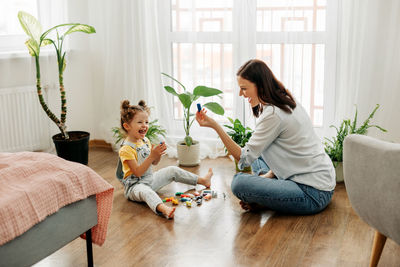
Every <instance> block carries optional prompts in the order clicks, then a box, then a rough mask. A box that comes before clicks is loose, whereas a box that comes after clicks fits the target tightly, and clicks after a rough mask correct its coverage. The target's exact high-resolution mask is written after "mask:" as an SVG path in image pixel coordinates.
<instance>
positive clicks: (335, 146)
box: [324, 104, 387, 182]
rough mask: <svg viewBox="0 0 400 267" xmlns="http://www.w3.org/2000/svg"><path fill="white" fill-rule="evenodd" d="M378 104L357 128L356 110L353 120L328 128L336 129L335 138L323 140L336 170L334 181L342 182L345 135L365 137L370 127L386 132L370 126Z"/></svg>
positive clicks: (372, 125) (380, 128)
mask: <svg viewBox="0 0 400 267" xmlns="http://www.w3.org/2000/svg"><path fill="white" fill-rule="evenodd" d="M378 108H379V104H377V105H376V107H375V108H374V110H373V111H372V112H371V114H369V116H368V118H367V119H366V120H365V121H364V122H363V123H362V124H361V126H360V127H358V128H357V115H358V111H357V108H356V113H355V115H354V120H353V121H351V120H350V119H347V120H343V121H342V123H341V124H340V126H339V128H338V127H336V126H334V125H331V126H330V127H332V128H335V129H336V136H334V137H332V138H331V139H329V138H325V140H326V141H325V142H324V145H325V152H326V153H327V154H328V156H329V157H330V158H331V160H332V162H333V166H334V167H335V170H336V181H337V182H342V181H343V163H342V162H343V142H344V139H345V138H346V136H347V135H349V134H362V135H366V134H367V133H368V129H369V128H371V127H375V128H378V129H379V130H381V131H382V132H387V130H386V129H384V128H382V127H380V126H378V125H374V124H370V121H371V119H372V118H373V117H374V115H375V112H376V111H377V110H378Z"/></svg>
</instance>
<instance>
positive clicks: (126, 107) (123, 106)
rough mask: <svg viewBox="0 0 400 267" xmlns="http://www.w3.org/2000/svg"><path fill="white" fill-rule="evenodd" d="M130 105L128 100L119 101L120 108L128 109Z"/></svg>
mask: <svg viewBox="0 0 400 267" xmlns="http://www.w3.org/2000/svg"><path fill="white" fill-rule="evenodd" d="M129 107H130V104H129V100H124V101H122V103H121V109H128V108H129Z"/></svg>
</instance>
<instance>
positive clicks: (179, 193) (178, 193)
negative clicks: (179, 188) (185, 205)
mask: <svg viewBox="0 0 400 267" xmlns="http://www.w3.org/2000/svg"><path fill="white" fill-rule="evenodd" d="M182 194H183V193H182V192H176V193H175V196H180V195H182Z"/></svg>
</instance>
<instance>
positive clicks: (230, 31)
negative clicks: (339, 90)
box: [160, 0, 337, 127]
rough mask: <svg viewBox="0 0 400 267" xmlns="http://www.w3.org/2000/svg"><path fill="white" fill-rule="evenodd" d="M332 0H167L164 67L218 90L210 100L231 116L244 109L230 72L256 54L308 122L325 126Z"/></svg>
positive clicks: (333, 20)
mask: <svg viewBox="0 0 400 267" xmlns="http://www.w3.org/2000/svg"><path fill="white" fill-rule="evenodd" d="M336 4H337V3H336V1H329V6H328V4H327V1H326V0H286V1H284V0H257V1H242V0H235V1H233V0H218V1H217V0H171V1H170V6H169V8H170V12H167V13H168V15H167V19H166V20H164V23H163V25H162V27H166V28H163V29H164V30H165V31H166V32H167V35H168V38H167V39H168V42H169V44H170V46H169V47H170V49H171V50H170V51H168V53H170V56H169V60H168V62H169V64H170V65H171V67H170V72H171V73H172V74H173V76H174V77H176V78H177V79H178V80H180V81H181V82H182V83H183V84H184V85H186V86H187V87H189V88H193V86H194V85H199V84H202V85H207V86H211V87H215V88H218V89H221V90H223V91H224V95H223V98H222V99H218V98H216V99H214V100H215V101H219V103H220V104H222V105H223V106H224V108H225V110H226V116H230V117H231V116H237V114H242V113H243V112H244V110H245V107H244V106H238V105H237V103H238V101H235V98H237V94H238V88H237V84H236V81H235V80H236V77H235V71H236V70H237V68H238V67H239V66H241V65H242V64H243V63H244V62H245V61H246V60H248V59H250V58H254V57H255V58H259V59H261V60H263V61H265V62H266V63H267V65H268V66H269V67H270V68H271V70H272V71H273V72H274V74H275V75H276V76H277V78H278V79H279V80H281V81H282V82H283V84H284V85H285V86H286V87H287V88H288V89H289V90H290V91H291V92H292V93H293V94H294V96H295V97H296V99H297V100H298V101H300V102H301V103H302V105H303V106H304V108H305V109H306V110H307V112H308V113H309V115H310V117H311V120H312V122H313V124H314V126H315V127H321V126H324V127H325V124H327V123H328V124H329V123H330V122H332V121H331V119H330V118H328V117H327V114H328V113H329V114H332V113H333V112H326V110H327V109H330V108H332V107H333V96H334V93H333V89H334V84H333V82H334V79H332V77H334V71H335V50H336V46H335V43H336V26H335V25H336V8H335V5H336ZM165 10H166V9H163V10H160V16H163V14H164V16H165ZM166 22H168V23H166ZM332 25H333V26H332ZM163 29H162V30H163ZM253 37H254V38H253ZM174 101H175V102H174V116H175V119H181V118H182V109H181V107H180V105H181V104H180V102H179V101H178V100H177V99H176V98H175V99H174ZM235 103H236V104H235ZM238 109H240V110H242V112H238ZM247 112H248V111H247ZM241 118H242V119H245V118H246V116H242V117H241ZM324 122H325V123H324Z"/></svg>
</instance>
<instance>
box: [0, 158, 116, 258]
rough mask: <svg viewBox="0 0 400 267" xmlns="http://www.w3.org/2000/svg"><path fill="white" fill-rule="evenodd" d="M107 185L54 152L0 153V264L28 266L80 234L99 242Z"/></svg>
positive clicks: (109, 193)
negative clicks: (53, 153) (52, 153)
mask: <svg viewBox="0 0 400 267" xmlns="http://www.w3.org/2000/svg"><path fill="white" fill-rule="evenodd" d="M113 190H114V189H113V187H112V186H111V185H110V184H108V183H107V182H106V181H105V180H104V179H103V178H101V177H100V176H99V175H97V174H96V173H95V172H94V171H93V170H91V169H90V168H88V167H87V166H84V165H82V164H79V163H74V162H69V161H66V160H63V159H61V158H59V157H57V156H55V155H51V154H47V153H38V152H21V153H0V266H30V265H32V264H34V263H36V262H38V261H40V260H41V259H43V258H45V257H46V256H48V255H50V254H52V253H53V252H55V251H56V250H58V249H60V248H61V247H63V246H64V245H66V244H68V243H69V242H71V241H72V240H74V239H76V238H77V237H78V236H81V237H83V238H85V239H86V248H87V251H86V252H87V258H88V266H93V254H92V242H93V243H94V244H97V245H100V246H101V245H102V244H103V243H104V242H105V238H106V233H107V226H108V221H109V217H110V214H111V208H112V199H113Z"/></svg>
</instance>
